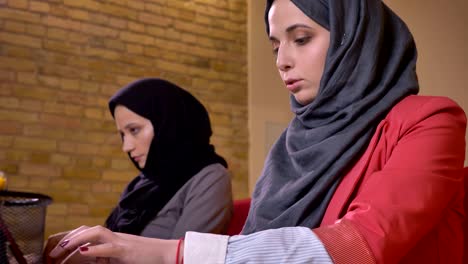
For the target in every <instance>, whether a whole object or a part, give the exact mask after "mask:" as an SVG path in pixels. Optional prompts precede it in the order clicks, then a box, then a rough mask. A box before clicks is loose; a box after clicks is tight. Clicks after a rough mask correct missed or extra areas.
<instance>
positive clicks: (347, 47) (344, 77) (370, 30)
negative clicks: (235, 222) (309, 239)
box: [242, 0, 419, 234]
mask: <svg viewBox="0 0 468 264" xmlns="http://www.w3.org/2000/svg"><path fill="white" fill-rule="evenodd" d="M291 1H292V2H293V3H294V4H295V5H296V6H297V7H298V8H299V9H300V10H301V11H303V12H304V13H305V14H306V15H307V16H308V17H310V18H311V19H312V20H314V21H315V22H317V23H318V24H320V25H322V26H323V27H324V28H326V29H328V30H329V31H330V47H329V49H328V54H327V58H326V64H325V69H324V73H323V76H322V79H321V83H320V87H319V92H318V95H317V97H316V98H315V99H314V101H312V102H311V103H309V104H308V105H300V104H299V103H298V102H297V101H296V100H295V99H294V97H291V108H292V111H293V112H294V113H295V115H296V116H295V117H294V119H293V120H292V121H291V123H290V124H289V126H288V127H287V129H286V130H285V131H284V132H283V133H282V135H281V136H280V138H279V139H278V141H277V142H276V143H275V144H274V146H273V147H272V149H271V151H270V153H269V155H268V157H267V159H266V161H265V165H264V169H263V172H262V175H261V177H260V178H259V180H258V182H257V185H256V187H255V190H254V193H253V195H252V204H251V208H250V211H249V215H248V218H247V221H246V224H245V226H244V229H243V231H242V233H243V234H249V233H252V232H256V231H260V230H265V229H272V228H279V227H286V226H305V227H309V228H315V227H318V226H319V225H320V222H321V220H322V218H323V216H324V214H325V211H326V209H327V206H328V204H329V202H330V200H331V197H332V196H333V194H334V192H335V190H336V188H337V186H338V184H339V183H340V181H341V179H342V178H343V176H344V174H345V172H346V169H347V168H349V167H350V166H352V165H353V164H354V163H355V162H356V160H357V159H358V158H359V157H360V155H362V153H363V151H364V150H365V149H366V147H367V145H368V143H369V140H370V138H371V137H372V135H373V133H374V131H375V128H376V126H377V125H378V123H379V122H380V121H381V120H382V119H383V118H384V117H385V114H386V113H388V111H389V110H390V109H391V108H392V107H393V106H394V105H395V104H396V103H397V102H399V101H400V100H401V99H402V98H404V97H406V96H407V95H410V94H416V93H417V92H418V90H419V87H418V81H417V76H416V57H417V55H416V47H415V43H414V41H413V38H412V36H411V33H410V32H409V30H408V28H407V27H406V25H405V24H404V22H403V21H401V20H400V18H398V17H397V16H396V15H395V14H394V13H393V12H392V11H391V10H390V9H389V8H388V7H387V6H386V5H385V4H384V3H382V2H381V1H380V0H291ZM272 2H273V0H268V1H267V6H266V11H265V21H266V25H267V32H268V31H269V29H268V11H269V9H270V7H271V5H272Z"/></svg>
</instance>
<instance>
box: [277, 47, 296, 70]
mask: <svg viewBox="0 0 468 264" xmlns="http://www.w3.org/2000/svg"><path fill="white" fill-rule="evenodd" d="M293 66H294V60H293V58H292V56H291V53H290V52H288V50H287V48H286V47H280V48H278V53H277V55H276V67H278V69H279V70H280V71H288V70H289V69H291V68H292V67H293Z"/></svg>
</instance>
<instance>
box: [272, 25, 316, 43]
mask: <svg viewBox="0 0 468 264" xmlns="http://www.w3.org/2000/svg"><path fill="white" fill-rule="evenodd" d="M297 28H307V29H312V27H310V26H309V25H306V24H294V25H291V26H289V27H287V28H286V32H287V33H291V32H292V31H294V30H295V29H297ZM268 38H269V39H270V40H271V41H274V40H277V38H275V37H274V36H269V37H268Z"/></svg>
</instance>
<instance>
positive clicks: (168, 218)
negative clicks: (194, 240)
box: [140, 163, 232, 239]
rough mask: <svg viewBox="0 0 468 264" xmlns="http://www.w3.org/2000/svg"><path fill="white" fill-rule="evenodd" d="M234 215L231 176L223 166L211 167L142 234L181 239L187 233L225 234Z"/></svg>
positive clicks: (165, 208) (175, 198) (217, 164)
mask: <svg viewBox="0 0 468 264" xmlns="http://www.w3.org/2000/svg"><path fill="white" fill-rule="evenodd" d="M182 166H183V165H182ZM231 216H232V190H231V176H230V174H229V172H228V171H227V169H226V168H224V167H223V166H222V165H221V164H219V163H216V164H211V165H208V166H206V167H205V168H203V169H202V170H201V171H200V172H199V173H197V174H196V175H195V176H193V177H192V178H191V179H190V180H189V181H188V182H187V183H186V184H185V185H184V186H182V188H180V189H179V191H178V192H177V193H176V194H175V195H174V196H173V197H172V199H171V200H169V202H168V203H167V204H166V205H165V206H164V207H163V208H162V209H161V211H159V213H158V215H157V216H156V217H155V218H154V219H153V220H152V221H151V222H149V223H148V225H146V227H145V228H144V229H143V231H142V232H141V234H140V235H141V236H145V237H154V238H161V239H179V238H181V237H184V236H185V232H187V231H197V232H204V233H215V234H222V233H224V232H225V231H226V230H227V226H228V224H229V221H230V219H231Z"/></svg>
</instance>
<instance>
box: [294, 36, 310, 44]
mask: <svg viewBox="0 0 468 264" xmlns="http://www.w3.org/2000/svg"><path fill="white" fill-rule="evenodd" d="M309 40H310V37H302V38H297V39H296V40H295V41H294V42H296V43H297V44H298V45H305V44H307V42H309Z"/></svg>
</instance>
